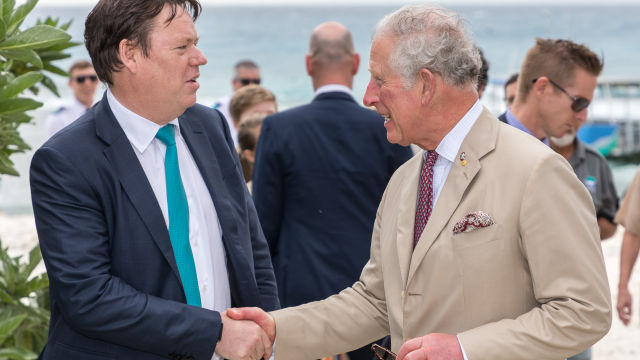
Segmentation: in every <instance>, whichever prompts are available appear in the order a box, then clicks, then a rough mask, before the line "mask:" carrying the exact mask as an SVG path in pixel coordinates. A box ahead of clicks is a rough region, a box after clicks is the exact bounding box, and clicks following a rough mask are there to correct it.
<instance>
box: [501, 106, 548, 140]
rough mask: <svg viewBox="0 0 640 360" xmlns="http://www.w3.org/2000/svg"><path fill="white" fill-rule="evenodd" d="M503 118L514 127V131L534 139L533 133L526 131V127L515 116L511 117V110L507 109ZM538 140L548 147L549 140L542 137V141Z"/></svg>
mask: <svg viewBox="0 0 640 360" xmlns="http://www.w3.org/2000/svg"><path fill="white" fill-rule="evenodd" d="M505 117H506V118H507V124H509V125H511V126H513V127H515V128H516V129H520V130H522V131H524V132H526V133H527V134H529V135H531V136H533V137H535V135H533V133H532V132H531V131H529V129H527V127H526V126H524V124H523V123H521V122H520V120H518V118H516V116H515V115H513V113H512V112H511V109H507V111H505ZM539 140H540V141H542V142H543V143H544V144H545V145H547V146H549V139H547V138H546V137H543V138H542V139H539Z"/></svg>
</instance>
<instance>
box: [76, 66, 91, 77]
mask: <svg viewBox="0 0 640 360" xmlns="http://www.w3.org/2000/svg"><path fill="white" fill-rule="evenodd" d="M95 73H96V71H95V70H94V69H93V66H89V67H85V68H76V69H73V70H72V71H71V74H70V75H71V76H73V75H78V74H89V75H92V74H95Z"/></svg>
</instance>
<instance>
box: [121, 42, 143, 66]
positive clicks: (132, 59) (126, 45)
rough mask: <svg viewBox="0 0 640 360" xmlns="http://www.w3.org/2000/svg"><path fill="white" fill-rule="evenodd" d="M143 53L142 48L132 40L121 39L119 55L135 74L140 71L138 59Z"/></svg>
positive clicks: (123, 63) (124, 64)
mask: <svg viewBox="0 0 640 360" xmlns="http://www.w3.org/2000/svg"><path fill="white" fill-rule="evenodd" d="M141 55H143V54H142V50H141V49H140V48H139V47H137V46H134V45H133V44H132V42H131V41H130V40H128V39H122V40H120V44H119V45H118V56H119V57H120V61H121V62H122V65H123V67H124V68H127V69H128V70H129V71H130V72H132V73H134V74H135V73H136V72H137V71H138V60H139V58H140V56H141Z"/></svg>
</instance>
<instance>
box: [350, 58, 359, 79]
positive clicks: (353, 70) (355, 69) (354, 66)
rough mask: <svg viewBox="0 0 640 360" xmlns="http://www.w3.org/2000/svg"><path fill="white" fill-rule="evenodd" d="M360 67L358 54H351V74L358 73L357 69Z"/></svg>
mask: <svg viewBox="0 0 640 360" xmlns="http://www.w3.org/2000/svg"><path fill="white" fill-rule="evenodd" d="M359 67H360V54H358V53H355V54H353V69H351V73H352V74H353V75H355V74H357V73H358V68H359Z"/></svg>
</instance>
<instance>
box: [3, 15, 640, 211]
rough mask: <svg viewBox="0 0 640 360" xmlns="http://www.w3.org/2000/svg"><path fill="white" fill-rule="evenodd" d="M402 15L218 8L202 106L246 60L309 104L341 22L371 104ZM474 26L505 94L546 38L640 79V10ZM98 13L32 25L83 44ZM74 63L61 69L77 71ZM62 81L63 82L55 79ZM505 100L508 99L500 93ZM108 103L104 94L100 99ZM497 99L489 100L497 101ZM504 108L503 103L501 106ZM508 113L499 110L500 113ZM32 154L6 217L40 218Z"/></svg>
mask: <svg viewBox="0 0 640 360" xmlns="http://www.w3.org/2000/svg"><path fill="white" fill-rule="evenodd" d="M395 9H396V7H379V6H378V7H364V6H358V7H353V6H331V7H320V6H242V7H229V6H224V7H223V6H216V7H205V8H204V10H203V12H202V15H201V17H200V18H199V19H198V21H197V22H196V28H197V30H198V33H199V35H200V43H199V47H200V49H201V50H202V51H203V53H204V54H205V56H207V58H208V64H207V65H205V66H203V67H202V68H201V71H200V73H201V77H200V79H199V81H200V84H201V87H200V90H199V93H198V102H200V103H202V104H212V103H213V101H214V100H215V99H216V98H217V97H220V96H223V95H227V94H228V93H230V92H231V71H232V67H233V64H234V63H235V62H236V61H237V60H239V59H244V58H250V59H253V60H254V61H256V62H257V63H258V64H259V66H260V68H261V72H262V78H263V85H264V86H266V87H267V88H269V89H270V90H272V91H273V92H274V94H275V95H276V97H277V99H278V103H279V106H280V108H281V109H282V108H288V107H291V106H296V105H300V104H303V103H306V102H308V101H309V100H310V99H311V97H312V95H313V89H312V86H311V81H310V79H309V78H308V76H307V75H306V72H305V67H304V55H305V54H306V52H307V49H308V38H309V34H310V33H311V31H312V30H313V28H314V27H315V26H316V25H318V24H319V23H321V22H324V21H338V22H340V23H342V24H344V25H346V26H347V27H348V28H349V29H350V30H351V32H352V35H353V38H354V43H355V48H356V51H358V52H359V53H360V55H361V65H360V71H359V72H358V74H357V75H356V77H355V80H354V94H355V96H356V99H357V100H361V99H362V96H363V94H364V90H365V87H366V84H367V82H368V72H367V64H368V59H369V50H370V43H371V33H372V30H373V28H374V27H375V24H376V23H377V22H378V20H379V19H381V18H382V17H383V16H384V15H385V14H387V13H389V12H391V11H393V10H395ZM451 9H453V10H455V11H457V12H458V13H459V14H461V15H462V17H463V18H465V19H467V21H468V23H469V26H470V29H471V31H472V33H473V34H474V37H475V39H476V42H477V43H478V45H479V46H480V48H482V50H483V51H484V54H485V57H486V58H487V59H488V61H489V64H490V69H489V81H490V86H492V87H496V88H499V87H501V86H502V85H501V84H502V83H503V82H504V80H505V79H506V78H507V77H508V76H509V75H511V74H512V73H515V72H518V71H519V67H520V62H521V61H522V58H523V57H524V55H525V53H526V51H527V50H528V49H529V48H530V47H531V46H532V45H533V44H534V42H535V38H536V37H551V38H568V39H571V40H573V41H576V42H580V43H584V44H586V45H587V46H588V47H589V48H591V49H592V50H594V51H595V52H596V53H598V54H602V56H603V58H604V60H605V68H604V71H603V74H602V78H609V79H626V80H640V67H639V66H638V64H639V63H640V40H639V39H640V22H639V20H638V19H640V5H639V6H624V7H616V6H602V7H562V6H557V7H553V6H540V7H535V6H510V7H504V6H495V5H494V6H454V7H451ZM89 11H90V7H44V6H43V7H39V6H37V7H36V9H35V10H34V11H33V12H32V14H30V15H29V17H27V19H26V21H25V23H26V24H33V23H35V21H36V19H38V18H45V17H46V16H51V17H54V18H60V19H61V20H62V21H68V20H71V19H73V23H72V26H71V28H70V29H69V32H70V34H71V35H72V36H73V39H74V40H75V41H78V42H82V41H83V28H84V20H85V18H86V16H87V14H88V13H89ZM70 53H71V54H72V59H73V60H75V59H79V58H88V55H87V52H86V49H85V48H84V47H83V46H78V47H75V48H72V49H70ZM71 62H72V60H71V59H67V60H63V61H60V62H59V66H61V67H62V68H67V67H68V66H69V65H70V63H71ZM54 76H55V75H54ZM54 80H55V81H56V83H57V84H58V87H59V89H60V91H61V93H62V95H63V97H65V96H69V94H70V93H69V90H68V88H67V87H66V79H65V78H63V77H57V76H55V78H54ZM496 94H500V92H499V91H498V92H496ZM101 96H102V90H100V89H99V91H98V94H96V98H97V99H99V98H100V97H101ZM39 100H41V101H43V102H44V103H45V105H44V106H43V108H41V109H38V110H36V111H34V112H33V113H32V115H33V116H34V123H33V124H30V125H23V126H22V128H21V133H22V134H23V136H24V138H25V139H26V140H27V142H28V143H29V144H30V145H31V146H32V147H33V148H37V147H39V146H40V145H41V144H42V143H43V142H44V141H45V140H46V135H45V129H44V120H45V118H46V116H47V115H48V114H49V113H50V112H51V111H53V110H55V109H56V108H57V106H58V105H59V103H60V100H59V99H57V98H56V97H54V96H53V95H51V94H50V93H47V92H46V91H43V92H42V93H41V95H40V97H39ZM490 100H491V99H488V100H486V99H485V100H484V101H490ZM494 100H495V99H494ZM499 110H501V109H496V112H497V111H499ZM31 155H32V152H29V153H27V154H18V155H15V156H14V157H13V158H12V159H13V160H14V162H15V163H16V166H17V169H18V171H20V173H21V174H22V176H20V177H17V178H16V177H9V176H2V177H1V178H0V211H4V212H9V213H24V212H30V211H31V205H30V197H29V187H28V176H27V175H28V166H29V162H30V159H31ZM636 165H637V164H629V163H615V164H613V168H614V178H615V180H616V185H617V186H618V191H619V192H622V191H623V190H624V189H625V188H626V186H627V185H628V183H629V182H630V179H631V177H632V175H633V172H634V169H635V166H636Z"/></svg>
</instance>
